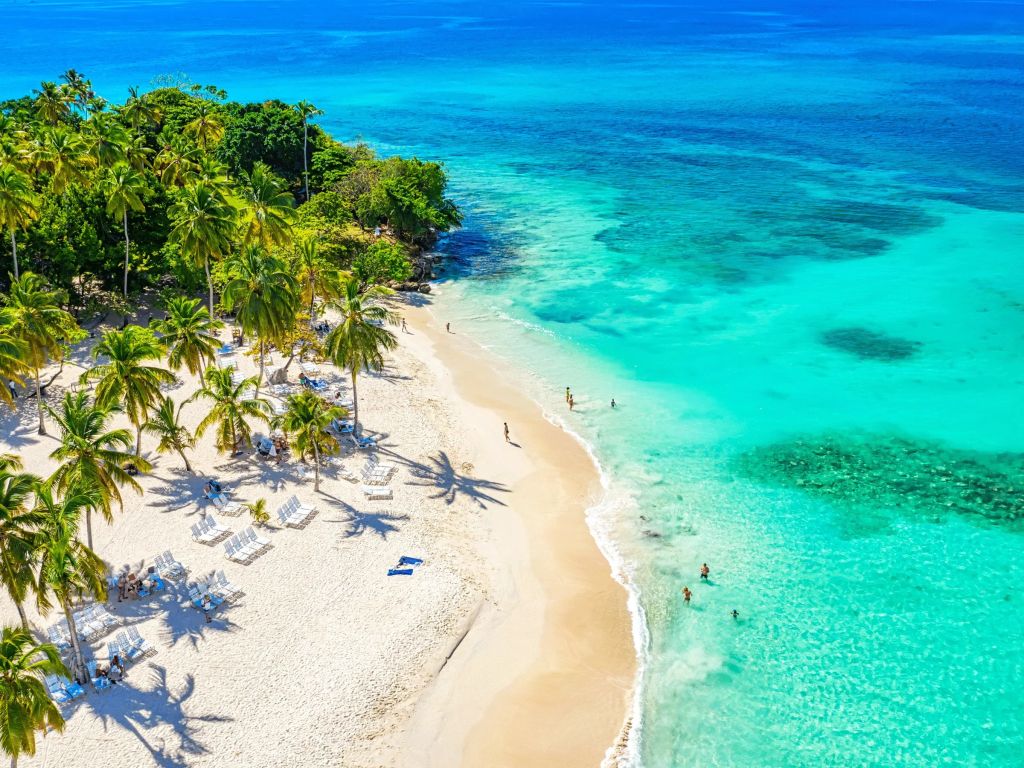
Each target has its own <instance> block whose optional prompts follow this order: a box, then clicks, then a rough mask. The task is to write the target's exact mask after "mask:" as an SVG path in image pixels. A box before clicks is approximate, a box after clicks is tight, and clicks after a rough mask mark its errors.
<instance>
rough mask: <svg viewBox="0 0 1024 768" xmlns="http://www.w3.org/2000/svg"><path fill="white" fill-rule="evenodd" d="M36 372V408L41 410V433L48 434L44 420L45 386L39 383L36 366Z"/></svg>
mask: <svg viewBox="0 0 1024 768" xmlns="http://www.w3.org/2000/svg"><path fill="white" fill-rule="evenodd" d="M34 370H35V373H36V408H37V409H38V410H39V434H40V435H45V434H46V423H45V422H44V421H43V388H42V387H41V386H40V384H39V369H38V368H35V369H34Z"/></svg>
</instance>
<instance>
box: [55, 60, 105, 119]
mask: <svg viewBox="0 0 1024 768" xmlns="http://www.w3.org/2000/svg"><path fill="white" fill-rule="evenodd" d="M60 79H61V80H63V81H64V83H65V85H64V86H63V91H64V93H65V94H66V96H65V98H67V99H68V103H69V105H70V104H74V105H75V106H76V107H79V108H80V109H81V110H82V114H83V115H86V114H88V109H87V107H88V104H89V102H90V101H91V100H92V99H94V98H95V97H96V94H95V93H94V92H93V90H92V83H91V82H89V81H88V80H86V79H85V78H84V77H83V76H82V75H81V73H80V72H78V71H77V70H74V69H69V70H67V71H66V72H65V73H64V74H62V75H61V76H60Z"/></svg>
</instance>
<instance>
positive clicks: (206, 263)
mask: <svg viewBox="0 0 1024 768" xmlns="http://www.w3.org/2000/svg"><path fill="white" fill-rule="evenodd" d="M203 269H204V270H205V271H206V287H207V288H208V289H209V291H210V319H211V320H214V319H216V317H217V316H216V315H215V314H213V278H212V277H210V260H209V259H208V258H207V259H203Z"/></svg>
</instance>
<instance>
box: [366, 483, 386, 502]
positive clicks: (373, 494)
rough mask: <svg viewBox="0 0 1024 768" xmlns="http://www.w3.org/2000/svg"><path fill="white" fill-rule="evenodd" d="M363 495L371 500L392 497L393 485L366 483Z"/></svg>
mask: <svg viewBox="0 0 1024 768" xmlns="http://www.w3.org/2000/svg"><path fill="white" fill-rule="evenodd" d="M363 495H364V496H366V498H367V499H370V500H371V501H374V500H379V499H390V498H392V495H393V494H392V492H391V486H389V485H364V486H363Z"/></svg>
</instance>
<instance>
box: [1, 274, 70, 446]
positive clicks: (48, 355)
mask: <svg viewBox="0 0 1024 768" xmlns="http://www.w3.org/2000/svg"><path fill="white" fill-rule="evenodd" d="M0 326H4V327H6V328H8V329H9V330H10V334H11V335H12V336H13V337H14V338H15V339H17V340H18V341H19V342H20V343H21V344H22V345H24V348H25V357H24V362H25V366H26V367H27V368H28V369H30V370H31V371H32V373H33V375H34V377H35V381H36V406H37V408H38V410H39V434H41V435H45V434H46V424H45V423H44V422H43V389H42V385H41V383H40V381H39V371H40V369H41V368H43V366H45V365H46V364H47V363H49V362H50V361H51V360H59V359H62V358H63V357H64V351H65V347H64V345H65V344H67V343H70V342H73V341H77V340H78V339H79V338H80V337H81V336H82V335H83V332H82V329H81V328H79V327H78V325H77V324H76V323H75V319H74V318H73V317H72V316H71V315H70V314H68V313H67V312H65V311H64V310H63V309H61V308H60V295H59V294H58V293H57V292H56V291H50V290H47V288H46V283H45V282H43V279H42V278H41V277H39V275H35V274H33V273H32V272H26V273H25V274H23V275H22V276H21V277H20V278H18V279H15V280H12V281H11V288H10V291H9V293H8V296H7V306H5V307H4V308H3V309H2V310H0Z"/></svg>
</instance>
